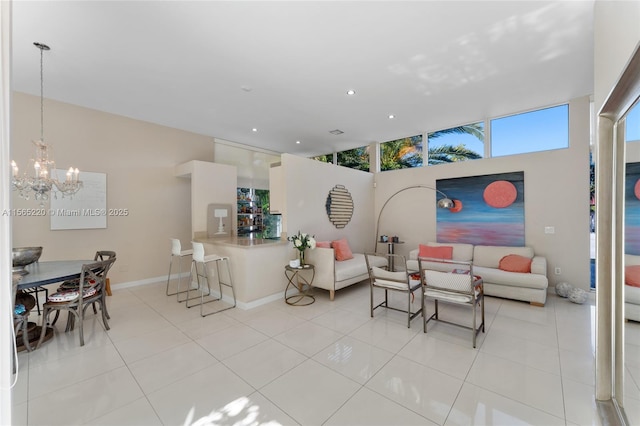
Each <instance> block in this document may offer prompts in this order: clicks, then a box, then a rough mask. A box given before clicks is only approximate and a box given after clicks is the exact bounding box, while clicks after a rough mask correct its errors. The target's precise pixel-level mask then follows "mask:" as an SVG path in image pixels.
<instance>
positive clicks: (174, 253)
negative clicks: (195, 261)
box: [165, 238, 193, 302]
mask: <svg viewBox="0 0 640 426" xmlns="http://www.w3.org/2000/svg"><path fill="white" fill-rule="evenodd" d="M170 240H171V255H170V256H169V274H168V275H167V289H166V291H165V293H166V294H167V296H176V299H177V300H178V302H184V300H180V294H182V293H187V292H188V291H189V290H188V288H187V290H180V284H181V283H182V258H183V257H187V256H191V255H192V254H193V250H192V249H188V250H182V245H181V244H180V240H179V239H177V238H170ZM176 258H178V288H177V290H176V291H175V292H173V293H170V292H169V282H170V281H171V267H172V266H173V262H174V260H175V259H176ZM187 285H190V283H188V284H187Z"/></svg>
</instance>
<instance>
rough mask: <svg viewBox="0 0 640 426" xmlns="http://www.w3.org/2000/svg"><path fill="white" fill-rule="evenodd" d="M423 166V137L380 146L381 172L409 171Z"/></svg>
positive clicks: (390, 142) (417, 136) (414, 137)
mask: <svg viewBox="0 0 640 426" xmlns="http://www.w3.org/2000/svg"><path fill="white" fill-rule="evenodd" d="M421 166H422V135H416V136H411V137H408V138H402V139H396V140H394V141H389V142H384V143H381V144H380V170H381V171H383V172H384V171H386V170H397V169H408V168H411V167H421Z"/></svg>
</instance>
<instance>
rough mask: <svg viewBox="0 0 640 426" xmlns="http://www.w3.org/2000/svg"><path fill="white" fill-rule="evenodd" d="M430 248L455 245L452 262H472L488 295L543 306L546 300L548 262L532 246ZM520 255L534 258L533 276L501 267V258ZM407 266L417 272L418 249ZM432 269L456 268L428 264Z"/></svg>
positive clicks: (458, 245) (439, 244) (532, 264)
mask: <svg viewBox="0 0 640 426" xmlns="http://www.w3.org/2000/svg"><path fill="white" fill-rule="evenodd" d="M427 245H430V246H452V247H453V255H452V260H460V261H465V262H473V273H474V274H475V275H479V276H481V277H482V280H483V282H484V293H485V294H486V295H488V296H497V297H505V298H508V299H516V300H523V301H525V302H529V303H531V304H532V305H536V306H544V304H545V302H546V301H547V287H549V280H548V279H547V260H546V258H544V257H542V256H536V255H535V254H534V252H533V249H532V248H531V247H506V246H483V245H476V246H474V245H472V244H462V243H435V242H430V243H428V244H427ZM509 254H517V255H520V256H525V257H528V258H530V259H531V273H520V272H508V271H503V270H501V269H499V268H498V265H499V263H500V259H502V258H503V257H504V256H507V255H509ZM409 259H410V260H409V261H408V266H409V267H410V268H415V269H418V261H417V259H418V249H415V250H412V251H411V252H410V253H409ZM428 265H429V268H431V269H435V270H439V271H445V272H446V271H448V270H450V269H452V268H455V265H454V266H451V265H447V264H446V263H438V262H429V263H428Z"/></svg>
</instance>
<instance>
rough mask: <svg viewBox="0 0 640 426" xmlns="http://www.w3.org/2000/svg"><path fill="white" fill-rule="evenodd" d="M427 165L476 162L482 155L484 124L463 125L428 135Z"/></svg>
mask: <svg viewBox="0 0 640 426" xmlns="http://www.w3.org/2000/svg"><path fill="white" fill-rule="evenodd" d="M427 137H428V141H429V150H428V152H427V155H428V164H429V165H434V164H443V163H454V162H457V161H467V160H476V159H478V158H482V157H483V156H484V155H483V154H484V122H482V121H481V122H478V123H471V124H465V125H463V126H456V127H451V128H449V129H444V130H438V131H435V132H431V133H429V134H428V136H427Z"/></svg>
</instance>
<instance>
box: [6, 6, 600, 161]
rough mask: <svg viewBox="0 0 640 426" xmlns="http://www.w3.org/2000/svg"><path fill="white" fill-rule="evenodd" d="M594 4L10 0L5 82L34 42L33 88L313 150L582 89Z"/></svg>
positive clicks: (25, 63)
mask: <svg viewBox="0 0 640 426" xmlns="http://www.w3.org/2000/svg"><path fill="white" fill-rule="evenodd" d="M593 8H594V5H593V1H553V2H543V1H531V2H526V1H503V2H489V1H467V2H457V1H424V2H415V1H414V2H400V1H393V2H392V1H387V2H346V1H344V2H337V1H320V2H306V1H289V2H270V1H258V2H244V1H241V2H240V1H235V2H221V1H216V2H214V1H195V2H190V1H175V2H169V1H45V2H35V1H24V0H23V1H20V0H17V1H14V4H13V85H14V90H17V91H21V92H27V93H31V94H35V95H39V90H40V88H39V60H40V52H39V50H38V49H37V48H36V47H34V46H33V42H34V41H38V42H41V43H45V44H48V45H49V46H50V47H51V51H49V52H45V56H44V79H45V97H46V98H51V99H55V100H58V101H62V102H68V103H72V104H77V105H82V106H85V107H88V108H93V109H97V110H102V111H106V112H110V113H114V114H119V115H123V116H127V117H132V118H135V119H139V120H145V121H149V122H153V123H158V124H163V125H166V126H170V127H175V128H179V129H184V130H188V131H192V132H195V133H199V134H205V135H210V136H214V137H217V138H222V139H226V140H229V141H234V142H238V143H242V144H246V145H250V146H254V147H260V148H263V149H267V150H272V151H275V152H289V153H295V154H299V155H316V154H326V153H330V152H333V151H334V150H335V151H341V150H344V149H349V148H354V147H358V146H363V145H366V144H369V143H370V142H372V141H380V142H383V141H387V140H392V139H396V138H400V137H405V136H411V135H414V134H419V133H422V132H423V131H430V130H438V129H442V128H447V127H452V126H455V125H460V124H466V123H469V122H472V121H476V120H483V119H484V118H486V117H496V116H500V115H505V114H509V113H513V112H519V111H524V110H528V109H532V108H539V107H544V106H549V105H553V104H557V103H561V102H566V101H567V100H569V99H572V98H575V97H579V96H584V95H590V94H592V93H593ZM349 89H353V90H355V91H356V94H355V95H354V96H348V95H347V94H346V92H347V90H349ZM45 109H46V103H45ZM34 114H38V112H37V111H35V112H34ZM389 114H395V116H396V118H395V119H393V120H390V119H388V118H387V117H388V115H389ZM254 127H255V128H257V129H258V131H257V132H252V128H254ZM334 129H340V130H342V131H344V134H342V135H339V136H335V135H332V134H330V133H329V131H330V130H334ZM296 140H299V141H301V143H300V144H296Z"/></svg>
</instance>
